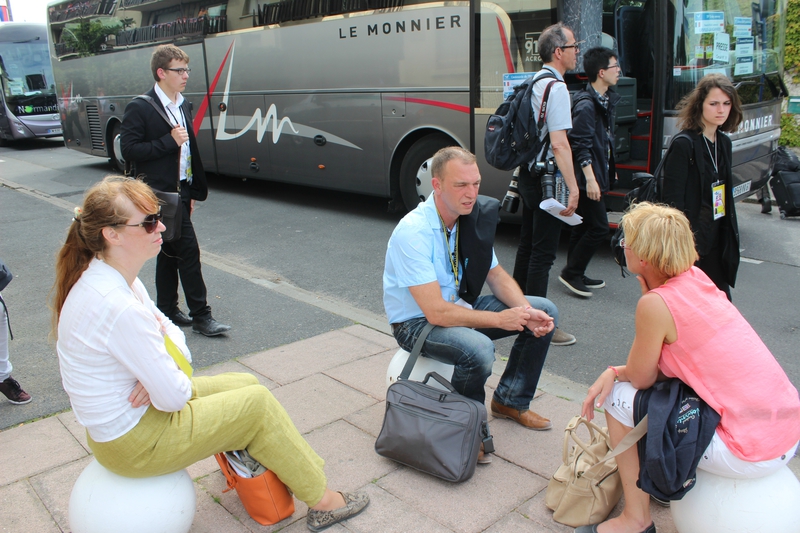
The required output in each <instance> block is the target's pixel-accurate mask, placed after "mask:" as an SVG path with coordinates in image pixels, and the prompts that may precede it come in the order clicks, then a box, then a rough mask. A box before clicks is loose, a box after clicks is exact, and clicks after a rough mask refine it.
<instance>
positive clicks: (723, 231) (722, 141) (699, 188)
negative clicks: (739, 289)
mask: <svg viewBox="0 0 800 533" xmlns="http://www.w3.org/2000/svg"><path fill="white" fill-rule="evenodd" d="M678 108H679V109H680V114H679V115H678V127H679V128H681V130H682V132H685V133H687V134H688V135H689V137H690V138H691V140H690V139H689V138H686V137H681V138H676V139H675V141H674V145H675V146H673V147H672V149H671V150H670V151H669V153H668V154H667V156H666V158H667V160H666V161H665V164H664V188H663V201H664V203H666V204H669V205H672V206H673V207H676V208H678V209H680V210H681V211H683V213H684V214H685V215H686V218H688V219H689V223H690V224H691V226H692V232H693V233H694V235H695V239H696V241H697V253H698V254H699V255H700V259H699V260H698V261H697V263H696V266H697V267H698V268H700V270H702V271H703V272H705V273H706V275H707V276H708V277H709V278H711V280H712V281H713V282H714V284H715V285H716V286H717V287H718V288H719V289H720V290H721V291H723V292H724V293H725V294H726V295H727V296H728V299H729V300H730V299H731V291H730V288H731V287H733V286H734V283H735V282H736V272H737V270H738V269H739V227H738V224H737V222H736V210H735V208H734V203H733V175H732V172H731V169H732V163H731V162H732V144H731V140H730V138H729V137H728V136H727V135H725V134H724V133H721V132H727V133H732V132H735V131H736V129H737V128H738V127H739V123H740V122H741V121H742V105H741V102H740V100H739V95H738V93H737V92H736V89H735V88H734V86H733V84H732V83H731V81H730V80H729V79H728V78H727V77H726V76H724V75H722V74H709V75H707V76H705V77H704V78H703V79H701V80H700V82H699V83H698V84H697V87H695V88H694V90H693V91H692V92H691V93H689V94H688V95H686V96H685V97H684V98H683V100H682V101H681V102H680V104H678Z"/></svg>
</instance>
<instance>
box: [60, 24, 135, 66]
mask: <svg viewBox="0 0 800 533" xmlns="http://www.w3.org/2000/svg"><path fill="white" fill-rule="evenodd" d="M120 30H122V24H113V25H110V26H106V25H104V24H103V23H102V22H100V21H99V20H94V21H90V20H89V19H81V20H80V22H79V23H78V26H77V27H74V28H69V31H68V32H65V37H64V42H65V43H67V44H68V45H69V46H71V47H73V48H74V49H75V51H76V52H78V54H79V55H80V56H82V57H83V56H90V55H94V54H96V53H98V52H99V51H100V50H101V49H102V48H101V47H102V45H103V44H104V43H105V42H106V37H108V36H109V35H116V34H117V33H119V31H120Z"/></svg>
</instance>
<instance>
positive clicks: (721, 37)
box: [714, 33, 731, 63]
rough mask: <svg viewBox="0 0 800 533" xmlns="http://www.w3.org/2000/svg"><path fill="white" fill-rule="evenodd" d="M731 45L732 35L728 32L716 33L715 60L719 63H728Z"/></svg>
mask: <svg viewBox="0 0 800 533" xmlns="http://www.w3.org/2000/svg"><path fill="white" fill-rule="evenodd" d="M730 46H731V36H730V35H728V34H727V33H715V34H714V61H715V62H717V63H727V62H728V61H729V56H730V54H729V50H730Z"/></svg>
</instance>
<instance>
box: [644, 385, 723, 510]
mask: <svg viewBox="0 0 800 533" xmlns="http://www.w3.org/2000/svg"><path fill="white" fill-rule="evenodd" d="M633 415H634V422H635V423H636V424H638V423H639V421H640V420H641V419H642V418H644V416H645V415H648V419H647V434H646V435H645V436H644V437H643V438H642V439H641V440H640V441H639V442H638V443H637V446H638V449H639V481H638V482H637V485H638V486H639V488H641V489H642V490H643V491H645V492H646V493H648V494H651V495H653V496H655V497H656V498H659V499H661V500H680V499H681V498H683V496H684V495H685V494H686V493H687V492H689V490H690V489H691V488H692V487H694V484H695V482H696V481H697V465H698V463H699V462H700V459H701V458H702V456H703V452H705V450H706V448H708V445H709V443H711V438H712V437H713V436H714V432H715V431H716V429H717V425H718V424H719V420H720V416H719V414H718V413H717V412H716V411H714V410H713V409H712V408H711V407H709V406H708V404H707V403H706V402H704V401H703V399H702V398H700V396H698V395H697V393H696V392H695V391H694V390H692V388H691V387H689V386H688V385H686V384H685V383H683V382H682V381H681V380H679V379H670V380H667V381H659V382H657V383H656V384H655V385H653V386H652V387H650V388H649V389H647V390H641V391H639V392H637V393H636V399H635V400H634V403H633Z"/></svg>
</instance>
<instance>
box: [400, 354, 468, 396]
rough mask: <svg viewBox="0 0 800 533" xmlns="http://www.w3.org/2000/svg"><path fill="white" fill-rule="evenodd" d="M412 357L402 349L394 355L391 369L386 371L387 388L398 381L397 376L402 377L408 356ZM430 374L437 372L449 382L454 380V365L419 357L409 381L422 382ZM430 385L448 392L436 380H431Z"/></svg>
mask: <svg viewBox="0 0 800 533" xmlns="http://www.w3.org/2000/svg"><path fill="white" fill-rule="evenodd" d="M409 355H411V354H409V353H408V352H407V351H405V350H403V349H402V348H400V349H399V350H397V353H396V354H394V357H392V360H391V362H390V363H389V368H388V369H387V371H386V386H387V387H388V386H389V385H391V384H392V383H394V382H395V381H397V376H399V375H400V372H402V371H403V367H404V366H406V361H408V356H409ZM428 372H436V373H437V374H439V375H440V376H442V377H443V378H444V379H446V380H447V381H450V380H452V379H453V365H448V364H447V363H440V362H439V361H436V360H434V359H430V358H428V357H423V356H421V355H420V356H419V357H418V358H417V362H416V364H414V369H413V370H411V375H410V376H409V379H411V380H413V381H422V380H423V379H425V376H426V375H427V374H428ZM428 385H431V386H433V387H437V388H440V389H442V390H447V389H446V388H444V387H443V386H442V385H441V384H439V382H438V381H436V380H435V379H429V380H428Z"/></svg>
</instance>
